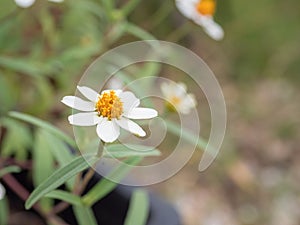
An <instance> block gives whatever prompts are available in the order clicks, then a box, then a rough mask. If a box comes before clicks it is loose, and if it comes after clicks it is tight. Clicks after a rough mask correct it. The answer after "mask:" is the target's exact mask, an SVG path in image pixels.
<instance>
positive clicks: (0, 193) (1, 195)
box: [0, 183, 5, 200]
mask: <svg viewBox="0 0 300 225" xmlns="http://www.w3.org/2000/svg"><path fill="white" fill-rule="evenodd" d="M4 195H5V188H4V187H3V185H2V184H1V183H0V200H1V199H3V198H4Z"/></svg>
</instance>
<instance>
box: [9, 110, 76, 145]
mask: <svg viewBox="0 0 300 225" xmlns="http://www.w3.org/2000/svg"><path fill="white" fill-rule="evenodd" d="M8 115H9V116H10V117H13V118H15V119H19V120H22V121H25V122H28V123H31V124H33V125H35V126H38V127H41V128H43V129H45V130H47V131H49V132H51V133H53V134H55V135H56V136H57V137H59V138H61V139H62V140H64V141H65V142H66V143H68V144H69V145H71V146H72V147H76V143H75V141H74V140H73V139H72V138H70V137H69V136H67V135H66V134H64V133H63V132H62V131H60V130H58V129H57V128H56V127H54V126H52V125H51V124H49V123H47V122H45V121H43V120H41V119H38V118H35V117H33V116H30V115H28V114H24V113H19V112H15V111H11V112H9V114H8Z"/></svg>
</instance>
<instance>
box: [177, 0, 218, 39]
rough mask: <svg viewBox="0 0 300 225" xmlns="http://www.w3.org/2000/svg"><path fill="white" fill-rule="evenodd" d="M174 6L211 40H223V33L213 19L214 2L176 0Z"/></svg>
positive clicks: (212, 0)
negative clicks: (201, 28)
mask: <svg viewBox="0 0 300 225" xmlns="http://www.w3.org/2000/svg"><path fill="white" fill-rule="evenodd" d="M176 6H177V8H178V10H179V11H180V12H181V13H182V14H183V15H184V16H185V17H187V18H188V19H191V20H193V21H194V22H195V23H196V24H198V25H200V26H202V27H203V29H204V31H205V32H206V33H207V34H208V35H209V36H210V37H211V38H213V39H215V40H217V41H218V40H221V39H223V37H224V31H223V29H222V27H221V26H220V25H219V24H217V23H216V22H215V21H214V19H213V16H214V13H215V10H216V0H176Z"/></svg>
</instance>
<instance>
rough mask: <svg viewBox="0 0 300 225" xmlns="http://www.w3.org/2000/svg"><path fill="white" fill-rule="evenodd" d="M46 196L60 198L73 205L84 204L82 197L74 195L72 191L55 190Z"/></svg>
mask: <svg viewBox="0 0 300 225" xmlns="http://www.w3.org/2000/svg"><path fill="white" fill-rule="evenodd" d="M45 197H46V198H53V199H59V200H62V201H65V202H68V203H70V204H72V205H78V206H80V205H82V201H81V198H80V197H79V196H78V195H74V194H72V193H69V192H66V191H62V190H54V191H51V192H49V193H48V194H46V195H45Z"/></svg>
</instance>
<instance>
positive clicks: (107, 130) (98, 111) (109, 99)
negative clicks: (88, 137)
mask: <svg viewBox="0 0 300 225" xmlns="http://www.w3.org/2000/svg"><path fill="white" fill-rule="evenodd" d="M77 89H78V90H79V91H80V92H81V93H82V94H83V95H84V96H85V97H86V98H87V99H88V100H89V101H85V100H82V99H81V98H78V97H76V96H65V97H64V98H63V99H62V103H64V104H66V105H67V106H69V107H71V108H73V109H77V110H80V111H84V112H82V113H77V114H74V115H70V116H69V117H68V120H69V122H70V124H72V125H76V126H94V125H97V129H96V131H97V134H98V136H99V138H100V139H101V140H102V141H104V142H114V141H115V140H117V138H118V137H119V135H120V127H121V128H123V129H125V130H128V131H129V132H131V133H133V134H135V135H138V136H140V137H144V136H145V135H146V133H145V131H144V130H143V129H142V128H141V127H140V126H139V125H138V124H136V123H135V122H133V121H131V120H130V119H151V118H154V117H156V116H157V111H156V110H154V109H150V108H140V107H138V106H139V104H140V100H139V99H138V98H136V97H135V95H134V94H133V93H132V92H129V91H126V92H123V91H122V90H105V91H103V92H102V93H101V94H98V93H97V92H96V91H94V90H92V89H91V88H89V87H84V86H82V87H79V86H77Z"/></svg>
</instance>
